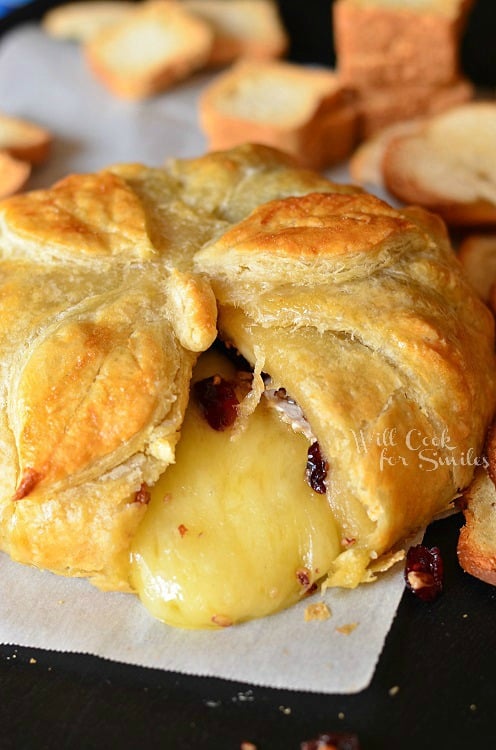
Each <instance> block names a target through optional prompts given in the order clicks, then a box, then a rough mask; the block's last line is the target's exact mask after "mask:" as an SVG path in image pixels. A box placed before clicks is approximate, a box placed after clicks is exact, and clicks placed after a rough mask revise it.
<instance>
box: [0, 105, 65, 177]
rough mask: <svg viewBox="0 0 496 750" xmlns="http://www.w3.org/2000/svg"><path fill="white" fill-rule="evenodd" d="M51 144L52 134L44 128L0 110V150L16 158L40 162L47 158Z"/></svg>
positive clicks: (32, 162)
mask: <svg viewBox="0 0 496 750" xmlns="http://www.w3.org/2000/svg"><path fill="white" fill-rule="evenodd" d="M51 146H52V134H51V133H50V132H49V131H48V130H47V129H46V128H43V127H41V126H40V125H37V124H35V123H33V122H29V121H28V120H25V119H22V118H20V117H14V116H12V115H7V114H6V113H3V112H0V150H5V151H8V152H9V154H10V155H11V156H13V157H15V158H16V159H21V160H25V161H28V162H30V163H31V164H41V163H42V162H44V161H45V160H46V159H47V158H48V156H49V154H50V149H51Z"/></svg>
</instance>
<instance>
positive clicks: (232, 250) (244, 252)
mask: <svg viewBox="0 0 496 750" xmlns="http://www.w3.org/2000/svg"><path fill="white" fill-rule="evenodd" d="M195 265H196V268H197V269H198V270H199V271H201V272H203V273H204V274H205V275H208V277H209V279H210V281H211V283H212V287H213V289H214V292H215V295H216V298H217V300H218V302H219V324H218V325H219V330H220V333H221V336H222V337H223V338H225V339H226V340H227V341H230V342H232V343H233V344H234V345H235V346H236V347H237V349H239V350H240V352H241V353H242V354H243V355H244V356H245V357H246V358H247V359H248V360H249V361H250V362H251V363H252V364H253V365H254V367H255V370H256V371H259V372H260V371H262V370H263V371H264V372H266V373H268V374H269V375H270V377H271V379H272V382H273V386H272V387H275V388H278V387H282V388H284V389H285V391H286V392H287V393H288V394H289V396H290V397H291V398H292V399H294V401H296V402H297V404H298V405H299V406H300V408H301V409H302V411H303V414H304V415H305V417H306V419H307V420H308V422H309V424H310V426H311V428H312V432H313V434H314V436H315V440H316V441H318V443H319V446H320V449H321V452H322V453H323V455H324V456H325V458H326V459H327V462H328V464H329V470H328V475H327V495H328V499H329V503H330V505H331V507H332V509H333V512H334V514H335V517H336V519H337V521H338V524H339V527H340V530H341V539H342V548H341V552H340V554H339V556H338V557H337V559H336V560H335V561H334V562H333V563H332V565H331V566H330V574H329V575H330V582H331V584H337V583H338V584H345V585H356V584H357V583H359V582H360V581H361V580H362V579H363V578H364V576H367V572H366V568H367V567H368V565H369V563H370V561H371V560H373V559H375V558H377V557H379V556H380V555H382V554H383V553H384V552H385V551H387V550H388V549H390V548H391V547H392V546H393V545H394V544H395V543H396V542H397V541H398V540H399V539H400V538H401V537H403V536H404V535H405V533H407V532H408V531H411V530H412V529H414V528H415V527H418V526H421V525H422V524H424V523H425V522H427V521H428V520H429V519H431V518H432V517H433V516H434V515H435V514H436V513H437V512H439V511H441V510H443V508H446V507H448V505H449V503H450V501H451V500H452V499H453V497H454V496H455V495H456V494H457V492H458V490H459V489H460V488H461V487H464V486H466V485H467V483H468V482H469V481H470V477H471V476H472V473H473V468H474V466H473V462H474V459H475V457H476V456H477V455H478V454H479V453H480V450H481V447H482V440H483V436H484V432H485V429H486V427H487V420H488V417H490V414H491V413H492V410H493V408H494V356H493V343H492V342H493V339H492V336H493V334H492V329H493V322H492V319H491V315H490V314H489V312H488V310H487V309H486V308H485V307H484V306H483V305H482V304H481V303H480V302H479V301H478V299H477V297H476V295H475V294H474V293H473V292H472V291H471V290H470V288H469V286H468V283H467V282H466V281H465V280H464V278H463V275H462V273H461V272H460V268H459V266H458V262H457V261H456V259H455V257H454V254H453V251H452V249H451V247H450V245H449V241H448V238H447V234H446V231H445V228H444V225H443V224H442V222H441V221H440V220H438V219H437V218H436V217H434V216H433V215H430V214H427V213H425V212H424V211H422V210H421V209H414V208H411V209H408V210H405V211H402V212H400V211H396V210H393V209H392V208H390V207H389V206H388V205H386V204H385V203H383V202H382V201H380V200H379V199H377V198H375V197H373V196H370V195H366V194H357V195H332V194H310V195H307V196H303V197H298V198H294V197H291V198H287V199H283V200H278V201H272V202H269V203H267V204H265V205H263V206H260V207H259V208H258V209H256V210H255V211H254V212H253V213H252V214H251V215H250V216H249V217H248V218H247V219H245V220H244V221H242V222H241V223H239V224H237V225H236V226H234V227H233V228H232V229H231V230H230V231H228V232H226V233H225V234H224V235H223V236H222V237H221V238H220V239H219V240H217V241H215V242H213V243H211V244H210V245H207V246H206V247H205V248H204V249H203V250H202V251H200V252H199V253H198V254H197V256H196V258H195Z"/></svg>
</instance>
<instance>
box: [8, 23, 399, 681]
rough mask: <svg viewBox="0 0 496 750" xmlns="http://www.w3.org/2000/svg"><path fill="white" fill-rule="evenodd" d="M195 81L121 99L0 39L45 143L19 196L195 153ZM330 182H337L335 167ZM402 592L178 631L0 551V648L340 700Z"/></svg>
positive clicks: (76, 52)
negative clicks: (68, 654) (312, 614)
mask: <svg viewBox="0 0 496 750" xmlns="http://www.w3.org/2000/svg"><path fill="white" fill-rule="evenodd" d="M207 80H208V76H206V75H204V74H200V75H199V76H196V77H194V78H192V79H190V80H188V81H186V82H185V83H184V84H181V85H180V86H178V87H176V88H175V89H174V90H171V91H168V92H165V93H164V94H163V95H161V96H159V97H156V98H154V99H153V100H149V101H145V102H140V103H131V102H125V101H120V100H117V99H115V98H113V97H112V96H111V94H109V93H108V92H107V91H106V90H105V89H104V88H103V87H102V86H101V85H100V83H99V82H97V81H96V80H95V79H94V78H93V76H92V74H91V73H90V71H89V70H88V68H87V67H86V64H85V62H84V60H83V57H82V55H81V50H80V48H79V47H78V46H77V45H76V44H72V43H67V42H58V41H54V40H51V39H49V38H48V37H47V36H46V35H45V34H44V33H43V32H42V30H41V29H40V28H39V27H38V26H37V25H34V24H33V25H27V26H24V27H21V28H18V29H16V30H15V31H13V32H11V33H10V34H8V35H6V36H5V37H4V38H3V39H2V40H0V110H1V111H4V112H7V113H9V114H12V115H17V116H20V117H24V118H28V119H32V120H33V121H35V122H37V123H39V124H41V125H44V126H46V127H48V128H49V129H50V130H51V131H52V132H53V133H54V136H55V143H54V149H53V153H52V156H51V158H50V160H49V162H48V163H47V164H46V165H45V166H43V167H41V168H39V169H38V170H37V171H35V172H34V174H33V176H32V178H31V181H30V184H29V186H28V187H30V188H34V187H42V186H48V185H50V184H51V183H52V182H53V181H54V180H56V179H59V178H60V177H63V176H64V175H66V174H68V173H70V172H82V171H91V170H97V169H100V168H102V167H105V166H107V165H109V164H112V163H115V162H120V161H127V162H143V163H145V164H148V165H150V166H159V165H161V164H162V163H163V162H164V160H165V159H166V158H168V157H171V156H181V157H184V156H198V155H200V154H202V153H203V152H204V151H205V150H206V142H205V139H204V137H203V135H202V133H201V131H200V130H199V126H198V120H197V98H198V94H199V92H200V90H201V87H202V86H203V85H204V84H205V82H206V81H207ZM332 176H333V177H334V178H337V179H339V178H340V177H341V178H343V179H346V171H345V170H338V171H337V172H336V171H335V172H333V173H332ZM403 590H404V583H403V575H402V566H401V565H400V566H399V567H398V566H397V567H396V569H395V570H392V571H389V572H388V573H387V574H385V575H383V576H382V577H381V579H380V580H379V581H377V582H376V583H374V584H369V585H364V586H362V587H360V588H359V589H358V590H355V591H343V590H329V591H327V592H326V593H325V595H324V597H323V599H324V601H325V602H326V603H327V605H328V607H329V608H330V610H331V613H332V615H331V617H330V618H329V619H327V620H325V621H313V622H305V619H304V609H305V607H306V606H307V605H308V603H309V602H310V601H320V600H321V596H320V594H316V595H315V596H314V597H313V598H312V599H311V600H306V601H303V602H301V603H300V605H298V606H296V607H293V608H292V609H290V610H288V611H285V612H282V613H280V614H278V615H274V616H272V617H269V618H265V619H263V620H259V621H255V622H250V623H247V624H244V625H241V626H238V627H234V628H228V629H225V630H221V631H189V630H178V629H173V628H170V627H168V626H166V625H163V624H162V623H160V622H158V621H156V620H154V619H152V617H151V616H150V615H149V614H148V613H147V611H146V610H145V608H144V607H143V606H142V605H141V603H140V601H139V600H138V598H137V597H135V596H133V595H126V594H113V593H102V592H100V591H98V590H96V589H94V588H93V587H92V586H91V585H90V584H89V583H88V582H86V581H84V580H77V579H64V578H60V577H57V576H55V575H52V574H51V573H47V572H45V571H38V570H35V569H31V568H28V567H24V566H21V565H18V564H16V563H13V562H12V561H10V559H9V558H8V557H7V556H6V555H4V554H2V553H0V642H2V643H12V644H17V645H21V646H31V647H33V648H45V649H56V650H62V651H74V652H82V653H91V654H95V655H98V656H101V657H105V658H108V659H115V660H120V661H122V662H126V663H131V664H139V665H143V666H150V667H154V668H163V669H166V670H174V671H179V672H184V673H187V674H194V675H209V676H215V677H222V678H229V679H233V680H240V681H243V682H247V683H251V684H254V685H266V686H272V687H277V688H288V689H295V690H308V691H316V692H322V693H352V692H358V691H359V690H361V689H363V688H365V687H366V686H367V685H368V683H369V682H370V680H371V678H372V675H373V672H374V668H375V665H376V663H377V660H378V658H379V655H380V652H381V649H382V647H383V643H384V639H385V637H386V635H387V633H388V631H389V628H390V626H391V622H392V620H393V618H394V615H395V612H396V608H397V605H398V602H399V599H400V597H401V595H402V592H403ZM349 625H351V626H353V627H351V628H346V627H345V628H344V630H345V632H341V630H339V629H340V628H341V629H342V628H343V626H349ZM346 633H347V634H346Z"/></svg>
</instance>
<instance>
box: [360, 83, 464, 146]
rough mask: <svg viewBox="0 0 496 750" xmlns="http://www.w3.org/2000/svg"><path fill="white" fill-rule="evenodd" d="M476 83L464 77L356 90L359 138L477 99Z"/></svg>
mask: <svg viewBox="0 0 496 750" xmlns="http://www.w3.org/2000/svg"><path fill="white" fill-rule="evenodd" d="M474 91H475V90H474V86H473V85H472V83H470V81H468V80H467V79H464V78H457V79H455V80H453V81H451V82H450V83H448V84H444V85H439V86H433V85H426V84H424V83H423V82H422V83H413V84H410V85H400V86H384V87H380V86H369V87H367V89H366V90H364V91H357V92H356V108H357V112H358V122H359V135H360V139H363V138H369V137H370V136H372V135H374V134H375V133H379V132H380V131H381V130H383V129H384V128H385V127H388V126H389V125H391V124H393V123H398V122H402V121H404V120H408V119H412V118H420V117H429V116H430V115H436V114H438V113H440V112H444V111H445V110H448V109H451V108H452V107H455V106H459V105H460V104H465V102H469V101H470V100H471V99H473V98H474Z"/></svg>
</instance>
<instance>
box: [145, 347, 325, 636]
mask: <svg viewBox="0 0 496 750" xmlns="http://www.w3.org/2000/svg"><path fill="white" fill-rule="evenodd" d="M214 373H220V374H222V375H223V377H226V378H228V379H229V378H231V377H233V374H234V371H233V369H232V368H231V365H230V363H228V362H227V360H225V359H224V358H222V357H219V356H218V355H213V354H208V355H204V356H203V357H202V359H201V361H200V363H199V365H198V367H197V370H196V373H195V379H196V380H198V379H201V378H204V377H207V376H208V375H212V374H214ZM308 446H309V443H308V440H307V439H306V438H305V437H304V435H302V434H301V433H295V432H294V431H293V429H292V428H291V426H290V425H288V424H287V423H285V422H284V421H282V420H281V419H280V417H279V416H278V414H277V412H276V410H274V409H273V408H270V407H269V406H268V405H267V402H266V399H261V402H260V403H259V405H258V406H257V408H256V409H255V411H254V412H253V413H252V414H251V415H250V417H249V418H248V420H247V424H246V426H245V429H244V430H243V431H241V432H239V433H238V432H236V431H235V430H230V429H227V430H225V431H223V432H217V431H215V430H213V429H212V428H211V427H210V426H209V424H208V423H207V421H206V420H205V418H204V417H203V416H202V414H201V412H200V409H199V406H198V404H197V403H195V399H194V398H191V399H190V404H189V406H188V410H187V413H186V418H185V422H184V425H183V428H182V433H181V440H180V442H179V444H178V447H177V453H176V463H175V465H173V466H171V467H169V469H168V470H167V471H166V473H165V474H164V475H163V476H162V477H161V479H160V480H159V482H158V483H157V485H156V486H155V487H154V488H153V490H152V492H151V494H152V499H151V502H150V506H149V508H148V512H147V514H146V516H145V518H144V521H143V523H142V525H141V526H140V528H139V530H138V533H137V535H136V537H135V539H134V541H133V546H132V562H131V568H132V580H133V585H134V586H135V588H136V590H137V591H138V594H139V596H140V598H141V599H142V601H143V602H144V604H145V606H146V607H147V608H148V609H149V610H150V611H151V613H152V614H153V615H154V616H155V617H157V618H158V619H160V620H163V621H165V622H167V623H169V624H171V625H175V626H180V627H188V628H214V627H219V626H220V627H222V626H226V625H231V624H234V623H237V622H241V621H244V620H249V619H252V618H256V617H263V616H265V615H268V614H271V613H273V612H276V611H277V610H280V609H282V608H285V607H287V606H289V605H291V604H293V603H295V602H296V601H298V600H299V599H301V598H302V597H303V596H305V595H306V594H307V592H308V591H309V589H311V588H312V586H313V584H314V582H315V581H316V580H318V579H320V578H322V577H323V576H324V575H325V574H326V573H327V571H328V570H329V567H330V565H331V563H332V561H333V560H334V559H335V558H336V557H337V555H338V554H339V552H340V545H339V535H338V530H337V526H336V523H335V521H334V518H333V515H332V512H331V510H330V507H329V503H328V501H327V498H326V496H325V495H319V494H317V493H315V492H314V491H313V490H312V489H311V488H310V487H309V486H308V484H307V483H306V481H305V466H306V461H307V450H308Z"/></svg>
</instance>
